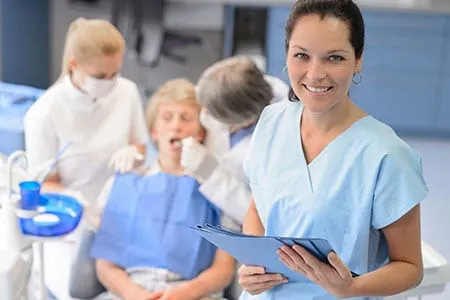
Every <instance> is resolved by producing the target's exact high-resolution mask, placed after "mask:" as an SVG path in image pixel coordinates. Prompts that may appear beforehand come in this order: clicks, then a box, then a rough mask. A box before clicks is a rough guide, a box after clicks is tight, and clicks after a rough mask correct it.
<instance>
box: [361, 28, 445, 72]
mask: <svg viewBox="0 0 450 300" xmlns="http://www.w3.org/2000/svg"><path fill="white" fill-rule="evenodd" d="M366 37H367V39H366V47H365V55H364V66H365V67H371V68H372V67H373V68H386V69H394V70H395V69H400V70H423V71H430V72H437V71H438V70H440V69H441V68H442V55H443V53H442V51H443V47H444V37H445V34H444V28H441V29H440V30H436V31H435V32H429V33H425V32H420V31H414V30H407V29H401V30H400V29H391V30H387V29H386V30H384V29H383V30H380V29H371V28H368V30H367V34H366Z"/></svg>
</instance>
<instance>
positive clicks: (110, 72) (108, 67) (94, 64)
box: [70, 51, 123, 80]
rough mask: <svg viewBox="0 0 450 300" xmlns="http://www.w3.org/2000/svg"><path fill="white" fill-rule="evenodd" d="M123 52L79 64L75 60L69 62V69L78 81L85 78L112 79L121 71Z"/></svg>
mask: <svg viewBox="0 0 450 300" xmlns="http://www.w3.org/2000/svg"><path fill="white" fill-rule="evenodd" d="M122 63H123V51H119V52H117V53H115V54H111V55H101V56H99V57H96V58H95V59H92V60H89V61H86V62H81V61H80V62H79V61H77V60H76V59H75V58H72V59H71V61H70V69H71V71H72V72H77V73H78V74H77V75H78V77H79V79H80V80H83V79H84V78H85V77H86V76H89V77H92V78H96V79H112V78H114V77H115V76H116V75H117V74H119V73H120V71H121V70H122Z"/></svg>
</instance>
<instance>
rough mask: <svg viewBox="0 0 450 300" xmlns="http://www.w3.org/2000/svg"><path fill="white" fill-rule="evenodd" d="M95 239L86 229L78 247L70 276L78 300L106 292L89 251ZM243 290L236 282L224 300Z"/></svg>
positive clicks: (230, 287) (236, 295) (230, 298)
mask: <svg viewBox="0 0 450 300" xmlns="http://www.w3.org/2000/svg"><path fill="white" fill-rule="evenodd" d="M94 238H95V232H94V231H93V230H91V229H86V230H84V231H83V233H82V238H81V242H80V244H79V246H78V251H77V256H76V258H75V261H74V264H73V265H72V270H71V274H70V284H69V294H70V296H71V297H72V298H76V299H92V298H94V297H96V296H98V295H99V294H100V293H102V292H104V291H106V289H105V287H104V286H103V285H102V284H101V283H100V281H99V280H98V278H97V274H96V272H95V261H94V260H93V259H92V258H91V257H90V255H89V251H90V248H91V245H92V242H93V240H94ZM240 293H241V289H240V287H239V285H238V284H237V281H236V280H234V281H233V283H232V284H231V285H230V286H229V287H228V288H227V289H226V290H225V293H224V298H226V299H229V300H237V299H238V298H239V295H240Z"/></svg>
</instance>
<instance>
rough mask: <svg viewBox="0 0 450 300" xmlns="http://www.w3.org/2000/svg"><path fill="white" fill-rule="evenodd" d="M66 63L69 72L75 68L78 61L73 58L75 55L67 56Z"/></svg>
mask: <svg viewBox="0 0 450 300" xmlns="http://www.w3.org/2000/svg"><path fill="white" fill-rule="evenodd" d="M67 63H68V69H69V72H70V73H71V72H72V71H73V70H74V69H76V68H77V66H78V63H77V61H76V60H75V57H73V56H72V57H70V58H69V61H68V62H67Z"/></svg>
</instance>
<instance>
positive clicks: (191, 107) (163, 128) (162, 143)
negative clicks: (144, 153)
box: [151, 102, 205, 154]
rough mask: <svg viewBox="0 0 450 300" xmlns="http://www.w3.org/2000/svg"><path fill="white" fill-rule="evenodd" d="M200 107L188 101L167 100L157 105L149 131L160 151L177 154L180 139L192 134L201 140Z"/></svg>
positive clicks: (202, 134) (179, 149)
mask: <svg viewBox="0 0 450 300" xmlns="http://www.w3.org/2000/svg"><path fill="white" fill-rule="evenodd" d="M199 114H200V108H199V107H198V106H197V105H195V104H192V103H189V102H169V103H162V104H160V105H159V106H158V111H157V114H156V119H155V123H154V126H153V129H152V132H151V135H152V138H153V140H154V141H155V142H156V143H157V145H158V149H159V152H160V153H164V154H169V153H172V154H179V153H180V152H181V140H182V139H184V138H186V137H189V136H193V137H195V138H196V139H197V140H199V141H202V140H203V138H204V135H205V133H204V130H203V128H202V127H201V125H200V120H199Z"/></svg>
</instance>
